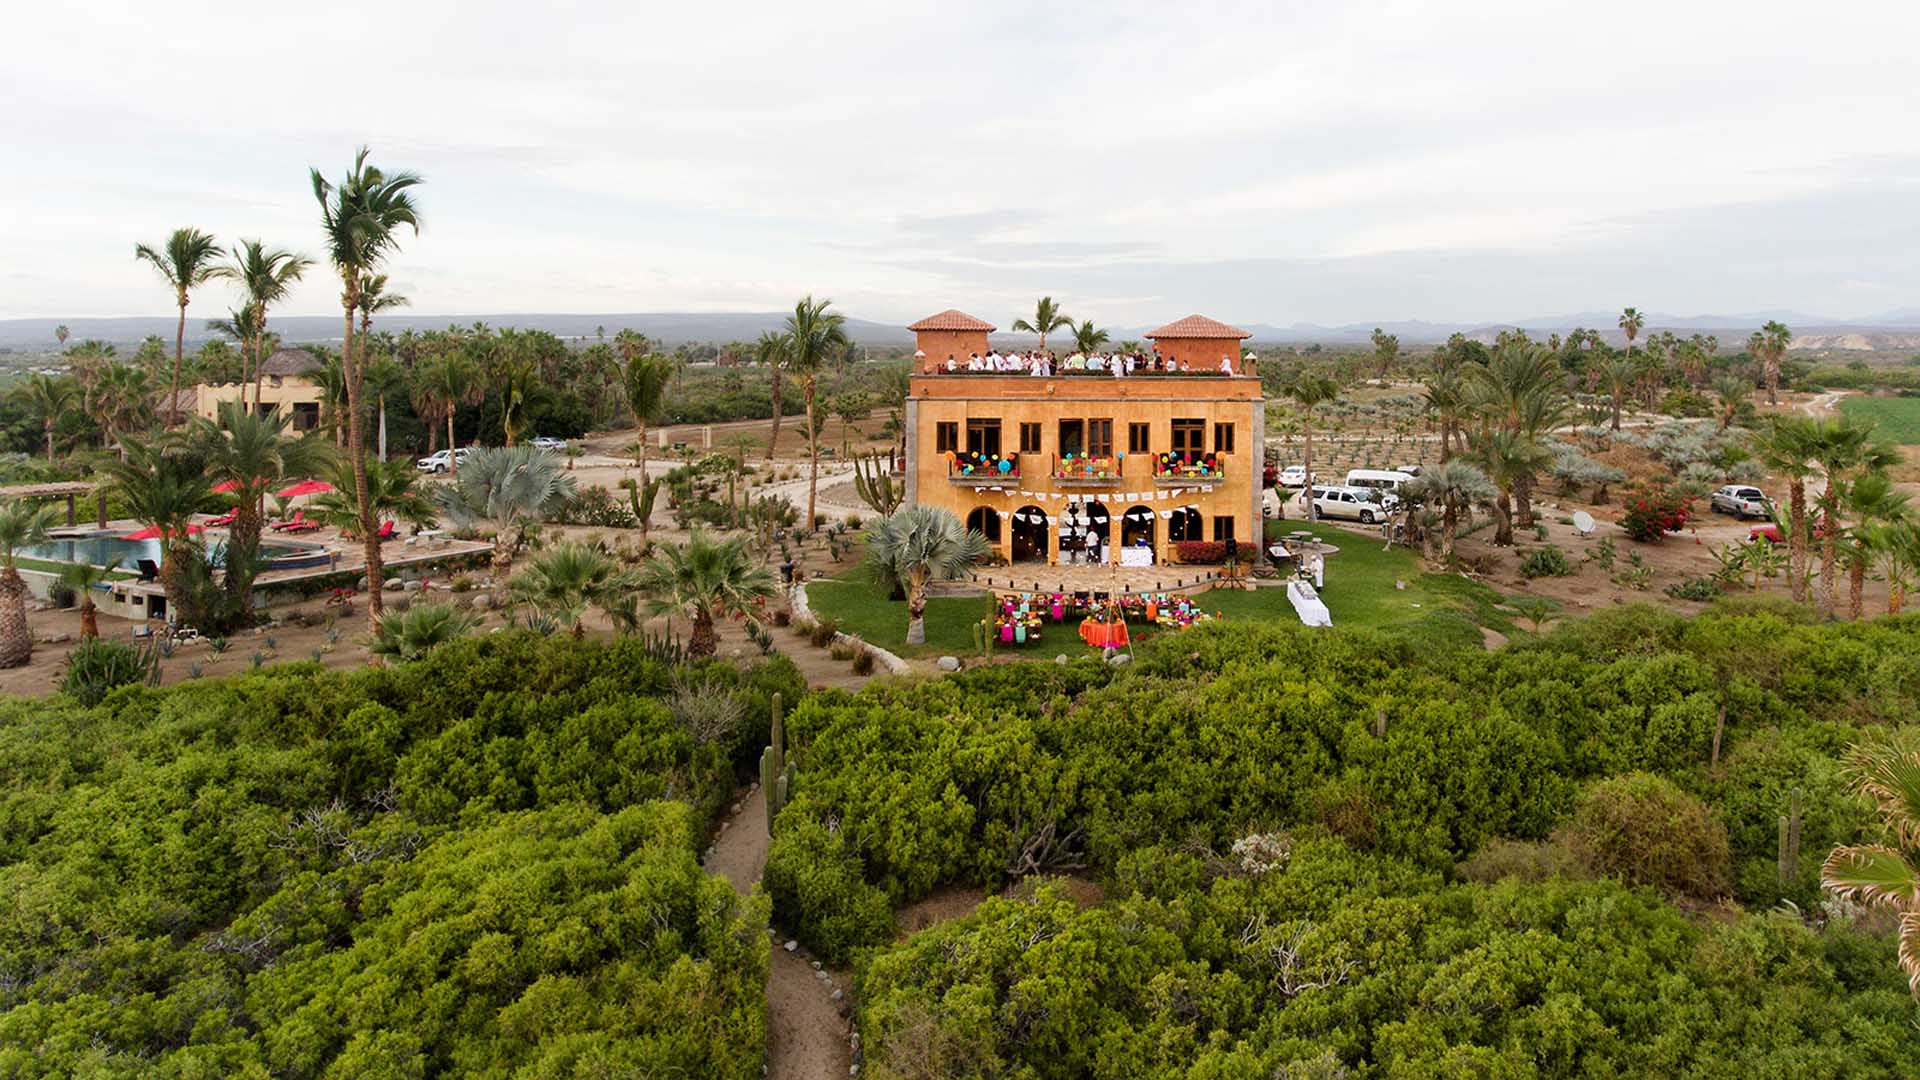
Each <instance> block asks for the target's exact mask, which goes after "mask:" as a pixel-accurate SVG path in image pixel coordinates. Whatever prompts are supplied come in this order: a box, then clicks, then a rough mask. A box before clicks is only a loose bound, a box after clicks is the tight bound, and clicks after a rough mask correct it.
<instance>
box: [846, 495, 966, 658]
mask: <svg viewBox="0 0 1920 1080" xmlns="http://www.w3.org/2000/svg"><path fill="white" fill-rule="evenodd" d="M989 550H990V549H989V548H988V546H987V538H986V537H985V536H983V535H981V534H980V532H979V531H978V530H974V529H969V528H967V527H966V526H965V525H962V524H961V523H960V519H959V518H957V517H955V516H954V514H953V511H951V510H947V509H944V508H941V507H937V506H905V507H901V508H900V509H898V510H895V511H894V512H893V513H891V514H889V515H887V516H886V517H884V518H881V519H880V520H879V521H878V522H876V523H875V524H874V526H873V528H872V529H871V530H870V531H869V532H868V533H867V555H868V556H869V557H870V558H872V559H873V560H874V562H875V564H876V565H878V566H881V567H883V568H885V570H886V571H887V573H888V574H889V575H891V576H892V578H893V580H895V581H897V582H898V583H899V584H900V587H901V588H902V589H904V590H905V591H906V594H907V644H909V645H925V644H926V643H927V619H926V615H927V583H928V582H930V581H933V580H935V579H936V578H937V579H941V580H949V581H950V580H953V579H955V578H958V577H960V576H962V575H964V574H965V573H966V572H967V568H968V567H970V566H972V565H973V563H974V561H975V560H978V559H983V558H985V557H986V555H987V552H988V551H989Z"/></svg>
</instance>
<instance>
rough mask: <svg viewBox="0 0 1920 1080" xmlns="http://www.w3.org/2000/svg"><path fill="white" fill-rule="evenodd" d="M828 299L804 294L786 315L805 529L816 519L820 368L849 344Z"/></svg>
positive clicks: (843, 323)
mask: <svg viewBox="0 0 1920 1080" xmlns="http://www.w3.org/2000/svg"><path fill="white" fill-rule="evenodd" d="M832 306H833V301H831V300H815V299H814V298H813V297H812V296H807V297H804V298H802V299H801V301H800V302H799V303H797V304H795V305H794V306H793V314H791V315H789V316H787V365H788V366H789V367H791V368H793V370H795V371H797V372H799V373H800V381H801V386H802V387H803V388H804V389H805V391H806V399H807V520H806V528H807V531H809V532H811V531H813V528H814V522H815V521H816V520H817V518H816V516H815V513H814V510H815V507H816V506H817V505H818V499H819V494H820V425H819V422H818V421H817V420H816V419H815V413H816V411H817V397H818V390H819V386H820V369H821V368H823V367H825V366H826V365H827V363H828V362H829V361H831V360H832V359H833V357H835V356H838V355H840V353H842V352H843V351H845V350H846V349H847V347H848V346H849V345H851V344H852V343H851V342H850V341H849V340H848V339H847V330H846V323H847V318H846V316H844V315H841V314H840V313H838V312H835V311H829V310H827V309H828V308H831V307H832Z"/></svg>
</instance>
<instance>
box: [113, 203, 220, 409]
mask: <svg viewBox="0 0 1920 1080" xmlns="http://www.w3.org/2000/svg"><path fill="white" fill-rule="evenodd" d="M225 254H226V252H225V251H224V250H223V249H222V248H221V247H220V245H219V244H216V243H214V240H213V237H211V236H208V235H207V234H206V233H203V232H201V231H200V230H199V229H175V230H173V235H171V236H169V237H167V242H166V243H165V244H163V245H162V246H160V247H159V248H153V247H149V246H148V245H146V244H137V245H135V246H134V249H133V257H134V258H136V259H139V260H141V261H142V262H145V263H147V264H149V265H151V266H152V267H153V268H154V270H155V271H156V272H158V273H159V275H160V276H161V277H162V278H163V279H165V280H166V283H167V286H168V287H169V288H171V289H172V290H173V299H174V303H175V304H176V305H177V306H178V307H179V308H180V321H179V323H178V325H176V326H175V327H174V331H173V381H172V382H171V383H169V384H168V386H167V393H168V397H167V422H168V423H169V424H176V423H179V422H180V412H179V405H178V398H179V395H180V363H181V361H182V360H184V359H185V358H186V355H187V304H188V302H189V300H190V297H189V295H188V294H190V293H191V292H192V291H193V290H194V289H197V288H199V287H200V286H202V285H205V284H206V283H207V282H209V281H212V280H213V279H215V278H221V277H226V276H228V274H229V273H230V271H229V270H228V269H227V268H225V267H223V266H221V265H220V259H221V257H222V256H224V255H225Z"/></svg>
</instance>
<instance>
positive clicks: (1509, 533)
mask: <svg viewBox="0 0 1920 1080" xmlns="http://www.w3.org/2000/svg"><path fill="white" fill-rule="evenodd" d="M1468 441H1469V445H1470V446H1471V448H1472V450H1473V454H1474V457H1475V458H1476V459H1477V461H1478V463H1479V465H1480V467H1481V468H1482V469H1484V470H1485V471H1486V474H1487V479H1489V480H1491V481H1493V486H1494V490H1495V492H1496V495H1495V497H1494V501H1493V514H1494V520H1493V526H1494V527H1493V542H1494V543H1495V544H1496V545H1498V546H1500V547H1510V546H1512V544H1513V522H1514V513H1513V498H1514V491H1515V489H1517V488H1519V487H1521V486H1522V485H1523V484H1525V483H1526V482H1528V481H1529V480H1531V479H1532V477H1533V474H1534V473H1536V472H1539V471H1540V470H1541V469H1544V468H1546V467H1547V466H1548V465H1551V464H1552V463H1553V455H1552V454H1550V453H1548V452H1547V450H1546V448H1545V447H1543V446H1541V445H1540V444H1539V443H1538V442H1535V441H1534V440H1533V439H1532V438H1531V437H1530V436H1528V435H1527V434H1526V433H1525V432H1523V431H1513V430H1507V429H1498V430H1494V431H1488V432H1486V433H1484V434H1482V435H1479V436H1477V437H1473V438H1470V439H1469V440H1468Z"/></svg>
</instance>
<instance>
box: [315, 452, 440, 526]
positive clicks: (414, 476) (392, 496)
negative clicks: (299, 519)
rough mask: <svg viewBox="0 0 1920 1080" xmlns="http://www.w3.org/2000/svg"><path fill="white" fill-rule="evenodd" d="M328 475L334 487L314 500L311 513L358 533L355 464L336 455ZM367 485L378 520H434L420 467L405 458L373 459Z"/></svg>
mask: <svg viewBox="0 0 1920 1080" xmlns="http://www.w3.org/2000/svg"><path fill="white" fill-rule="evenodd" d="M329 477H330V479H331V481H332V483H333V490H332V491H329V492H326V493H325V494H323V495H320V496H319V497H317V498H315V499H314V500H313V502H312V504H311V505H310V507H309V508H308V509H309V511H310V513H309V515H308V516H309V517H312V518H313V519H315V520H316V521H319V522H322V523H323V524H326V525H331V526H333V527H334V528H336V529H339V530H340V535H342V536H358V535H359V534H360V493H359V492H358V491H356V490H355V489H354V486H353V485H354V479H355V477H354V475H353V468H352V466H350V465H348V464H347V463H346V461H345V460H344V459H343V458H340V457H338V456H336V457H335V458H334V459H333V464H332V468H331V471H330V473H329ZM367 487H368V489H369V491H368V494H367V503H368V505H370V506H372V507H373V516H374V519H375V520H376V521H391V520H395V519H399V520H402V521H409V522H412V523H413V524H415V525H422V526H425V525H429V524H431V523H432V521H433V520H434V503H433V501H432V500H431V499H429V498H428V496H427V492H426V490H425V489H424V488H423V487H422V485H421V481H420V470H418V469H416V468H414V467H413V466H412V465H410V464H408V463H407V462H405V461H378V462H373V463H370V464H369V465H368V466H367Z"/></svg>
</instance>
